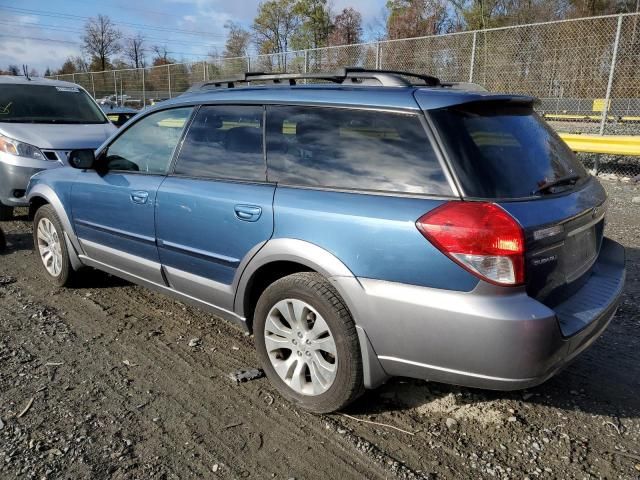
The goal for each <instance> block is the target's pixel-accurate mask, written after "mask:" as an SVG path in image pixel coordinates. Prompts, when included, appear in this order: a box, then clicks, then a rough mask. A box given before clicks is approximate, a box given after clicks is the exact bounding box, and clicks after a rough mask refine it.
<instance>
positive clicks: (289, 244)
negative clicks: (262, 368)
mask: <svg viewBox="0 0 640 480" xmlns="http://www.w3.org/2000/svg"><path fill="white" fill-rule="evenodd" d="M304 271H312V272H318V273H320V274H321V275H323V276H324V277H325V278H327V279H329V280H330V281H331V278H333V277H350V278H354V279H355V276H354V275H353V273H352V272H351V270H349V268H347V266H346V265H345V264H344V263H342V262H341V261H340V260H339V259H338V258H337V257H336V256H335V255H333V254H332V253H331V252H329V251H327V250H325V249H324V248H322V247H319V246H318V245H315V244H313V243H310V242H306V241H304V240H297V239H289V238H286V239H285V238H281V239H275V240H270V241H268V242H267V243H266V244H265V245H264V246H263V247H262V248H261V249H260V250H259V251H258V252H257V253H256V254H255V255H254V256H253V257H252V258H251V260H249V261H248V263H247V265H246V266H245V267H244V269H243V270H242V272H241V274H240V276H239V279H238V281H237V283H236V288H235V292H236V293H235V299H234V311H235V312H236V313H237V314H238V315H240V316H242V317H244V318H246V319H247V326H248V328H249V329H251V325H252V323H253V322H252V320H253V319H252V315H253V307H255V303H253V304H252V302H257V298H258V297H259V296H260V293H262V291H264V289H265V288H266V287H268V286H269V285H270V284H271V283H273V282H274V281H276V280H278V279H279V278H282V277H284V276H286V275H290V274H292V273H296V272H304ZM269 280H270V281H269ZM267 282H268V283H267ZM332 283H333V282H332ZM338 291H339V293H340V294H341V295H342V294H343V292H340V289H338ZM345 301H346V299H345ZM352 313H353V312H352Z"/></svg>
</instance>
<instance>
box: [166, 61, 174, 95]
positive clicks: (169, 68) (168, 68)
mask: <svg viewBox="0 0 640 480" xmlns="http://www.w3.org/2000/svg"><path fill="white" fill-rule="evenodd" d="M167 80H168V81H169V98H173V97H172V96H171V66H170V65H167Z"/></svg>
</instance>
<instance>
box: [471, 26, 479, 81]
mask: <svg viewBox="0 0 640 480" xmlns="http://www.w3.org/2000/svg"><path fill="white" fill-rule="evenodd" d="M477 34H478V32H473V44H472V45H471V65H469V83H473V68H474V66H475V64H476V36H477Z"/></svg>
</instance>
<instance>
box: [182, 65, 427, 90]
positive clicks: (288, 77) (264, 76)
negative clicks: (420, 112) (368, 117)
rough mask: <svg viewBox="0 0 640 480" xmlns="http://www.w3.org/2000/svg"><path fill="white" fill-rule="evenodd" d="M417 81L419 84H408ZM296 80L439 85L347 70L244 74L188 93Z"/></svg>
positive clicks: (407, 75)
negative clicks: (255, 83) (209, 88)
mask: <svg viewBox="0 0 640 480" xmlns="http://www.w3.org/2000/svg"><path fill="white" fill-rule="evenodd" d="M409 79H417V80H419V81H420V82H422V83H420V84H417V83H414V82H411V81H409ZM299 80H324V81H327V82H333V83H338V84H341V85H346V84H353V85H358V84H368V85H371V84H377V85H381V86H383V87H410V86H413V85H421V84H423V85H425V86H429V87H436V86H439V85H440V80H439V79H437V78H436V77H432V76H431V75H422V74H420V73H413V72H402V71H397V70H372V69H366V68H355V67H347V68H341V69H338V70H336V71H334V72H326V73H265V72H247V73H244V74H242V75H238V76H237V77H231V78H226V79H219V80H211V81H208V82H201V83H198V84H195V85H194V86H193V87H192V88H191V89H190V90H191V91H193V90H200V89H203V88H208V87H213V88H234V87H236V85H237V84H243V83H245V84H247V85H249V84H250V83H251V82H263V83H270V84H275V85H287V84H288V85H297V83H298V81H299Z"/></svg>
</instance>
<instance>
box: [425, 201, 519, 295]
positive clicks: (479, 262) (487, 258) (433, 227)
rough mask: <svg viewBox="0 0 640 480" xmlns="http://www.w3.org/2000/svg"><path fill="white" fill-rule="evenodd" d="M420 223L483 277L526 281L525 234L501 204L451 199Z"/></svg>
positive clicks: (429, 237)
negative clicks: (451, 200) (452, 200)
mask: <svg viewBox="0 0 640 480" xmlns="http://www.w3.org/2000/svg"><path fill="white" fill-rule="evenodd" d="M416 226H417V227H418V230H420V232H421V233H422V234H423V235H424V236H425V238H426V239H427V240H429V241H430V242H431V243H433V245H434V246H436V247H437V248H438V249H439V250H440V251H442V253H444V254H445V255H447V256H448V257H449V258H451V259H452V260H453V261H455V262H456V263H458V264H459V265H461V266H462V267H464V268H465V269H467V270H468V271H470V272H471V273H473V274H474V275H476V276H478V277H480V278H482V279H483V280H487V281H489V282H491V283H495V284H498V285H510V286H513V285H521V284H523V283H524V233H523V231H522V227H520V225H519V224H518V222H516V220H515V219H514V218H513V217H512V216H511V215H509V214H508V213H507V212H505V211H504V210H503V209H502V208H500V207H499V206H498V205H496V204H494V203H487V202H461V201H454V202H448V203H445V204H443V205H440V206H439V207H438V208H435V209H434V210H432V211H431V212H429V213H426V214H425V215H423V216H422V217H420V218H419V219H418V221H417V222H416Z"/></svg>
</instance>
